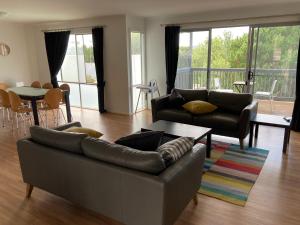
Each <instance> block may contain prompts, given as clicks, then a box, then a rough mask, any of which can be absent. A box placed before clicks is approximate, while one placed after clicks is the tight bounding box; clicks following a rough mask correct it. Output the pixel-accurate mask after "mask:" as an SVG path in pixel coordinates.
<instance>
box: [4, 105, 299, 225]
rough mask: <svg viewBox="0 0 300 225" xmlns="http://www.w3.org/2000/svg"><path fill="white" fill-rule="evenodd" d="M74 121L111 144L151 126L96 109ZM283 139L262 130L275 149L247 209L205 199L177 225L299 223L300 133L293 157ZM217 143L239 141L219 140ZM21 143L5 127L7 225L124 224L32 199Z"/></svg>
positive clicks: (144, 118)
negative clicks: (25, 181) (18, 145)
mask: <svg viewBox="0 0 300 225" xmlns="http://www.w3.org/2000/svg"><path fill="white" fill-rule="evenodd" d="M73 117H74V119H75V120H79V121H81V122H82V124H83V125H84V126H86V127H91V128H95V129H98V130H100V131H101V132H103V133H104V134H105V135H104V137H103V138H104V139H106V140H109V141H113V140H115V139H117V138H119V137H121V136H123V135H126V134H129V133H131V132H133V131H136V130H139V129H140V128H141V126H143V125H145V124H149V123H151V114H150V112H149V111H143V112H140V113H138V114H136V115H134V116H132V117H129V116H121V115H114V114H109V113H107V114H103V115H101V116H99V114H98V112H96V111H89V110H82V111H81V110H79V109H73ZM282 137H283V130H281V129H278V128H267V127H263V126H262V127H261V129H260V133H259V138H258V143H257V145H258V146H259V147H261V148H265V149H268V150H270V154H269V156H268V158H267V161H266V163H265V166H264V168H263V170H262V173H261V174H260V176H259V178H258V180H257V182H256V184H255V185H254V187H253V189H252V191H251V193H250V196H249V200H248V202H247V204H246V206H245V207H240V206H235V205H232V204H230V203H226V202H223V201H221V200H217V199H214V198H209V197H206V196H203V195H199V204H198V205H197V206H195V205H193V204H192V203H190V204H189V205H188V206H187V207H186V209H185V210H184V212H183V213H182V215H181V216H180V218H178V221H177V222H176V223H175V224H176V225H225V224H228V225H246V224H251V225H277V224H278V225H285V224H290V225H299V224H300V211H299V209H300V134H296V133H292V134H291V140H290V147H289V151H288V154H287V155H282V152H281V148H282V139H283V138H282ZM213 140H222V141H228V142H232V143H237V140H235V139H230V138H220V137H216V136H213ZM15 141H16V140H15V138H14V137H13V136H12V133H11V131H7V129H5V128H0V224H1V225H2V224H4V225H83V224H84V225H105V224H106V225H118V224H119V223H117V222H114V221H112V220H111V219H108V218H105V217H103V216H101V215H98V214H96V213H93V212H90V211H88V210H85V209H83V208H81V207H79V206H75V205H73V204H72V203H70V202H68V201H66V200H63V199H61V198H59V197H56V196H54V195H52V194H49V193H46V192H44V191H42V190H39V189H34V190H33V193H32V197H31V199H29V200H26V199H25V198H24V197H25V185H24V184H23V182H22V178H21V173H20V167H19V162H18V156H17V152H16V145H15ZM178 194H180V193H178ZM137 213H138V212H137ZM141 225H143V224H141Z"/></svg>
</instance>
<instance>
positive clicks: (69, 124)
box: [54, 122, 81, 131]
mask: <svg viewBox="0 0 300 225" xmlns="http://www.w3.org/2000/svg"><path fill="white" fill-rule="evenodd" d="M70 127H81V123H80V122H71V123H66V124H63V125H60V126H58V127H56V128H54V130H58V131H63V130H66V129H68V128H70Z"/></svg>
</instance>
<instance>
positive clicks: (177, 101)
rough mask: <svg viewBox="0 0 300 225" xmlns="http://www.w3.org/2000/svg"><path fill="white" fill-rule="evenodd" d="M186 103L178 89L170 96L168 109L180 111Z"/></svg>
mask: <svg viewBox="0 0 300 225" xmlns="http://www.w3.org/2000/svg"><path fill="white" fill-rule="evenodd" d="M185 102H186V101H185V99H184V97H183V96H182V95H181V94H180V93H179V92H178V91H177V90H176V89H173V90H172V92H171V94H170V96H169V100H168V108H176V109H180V108H181V107H182V105H183V104H184V103H185Z"/></svg>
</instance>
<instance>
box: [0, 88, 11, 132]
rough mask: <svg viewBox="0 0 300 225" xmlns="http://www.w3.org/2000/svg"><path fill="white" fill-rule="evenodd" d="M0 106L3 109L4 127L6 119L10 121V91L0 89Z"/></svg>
mask: <svg viewBox="0 0 300 225" xmlns="http://www.w3.org/2000/svg"><path fill="white" fill-rule="evenodd" d="M0 108H1V110H2V127H4V126H5V121H6V118H7V121H10V102H9V96H8V93H7V92H6V91H5V90H2V89H0Z"/></svg>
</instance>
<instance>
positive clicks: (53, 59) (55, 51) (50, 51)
mask: <svg viewBox="0 0 300 225" xmlns="http://www.w3.org/2000/svg"><path fill="white" fill-rule="evenodd" d="M69 36H70V31H60V32H45V43H46V51H47V57H48V64H49V70H50V76H51V83H52V85H53V87H55V88H57V87H58V83H57V77H56V76H57V73H58V72H59V70H60V68H61V66H62V64H63V62H64V58H65V55H66V52H67V48H68V42H69Z"/></svg>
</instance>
